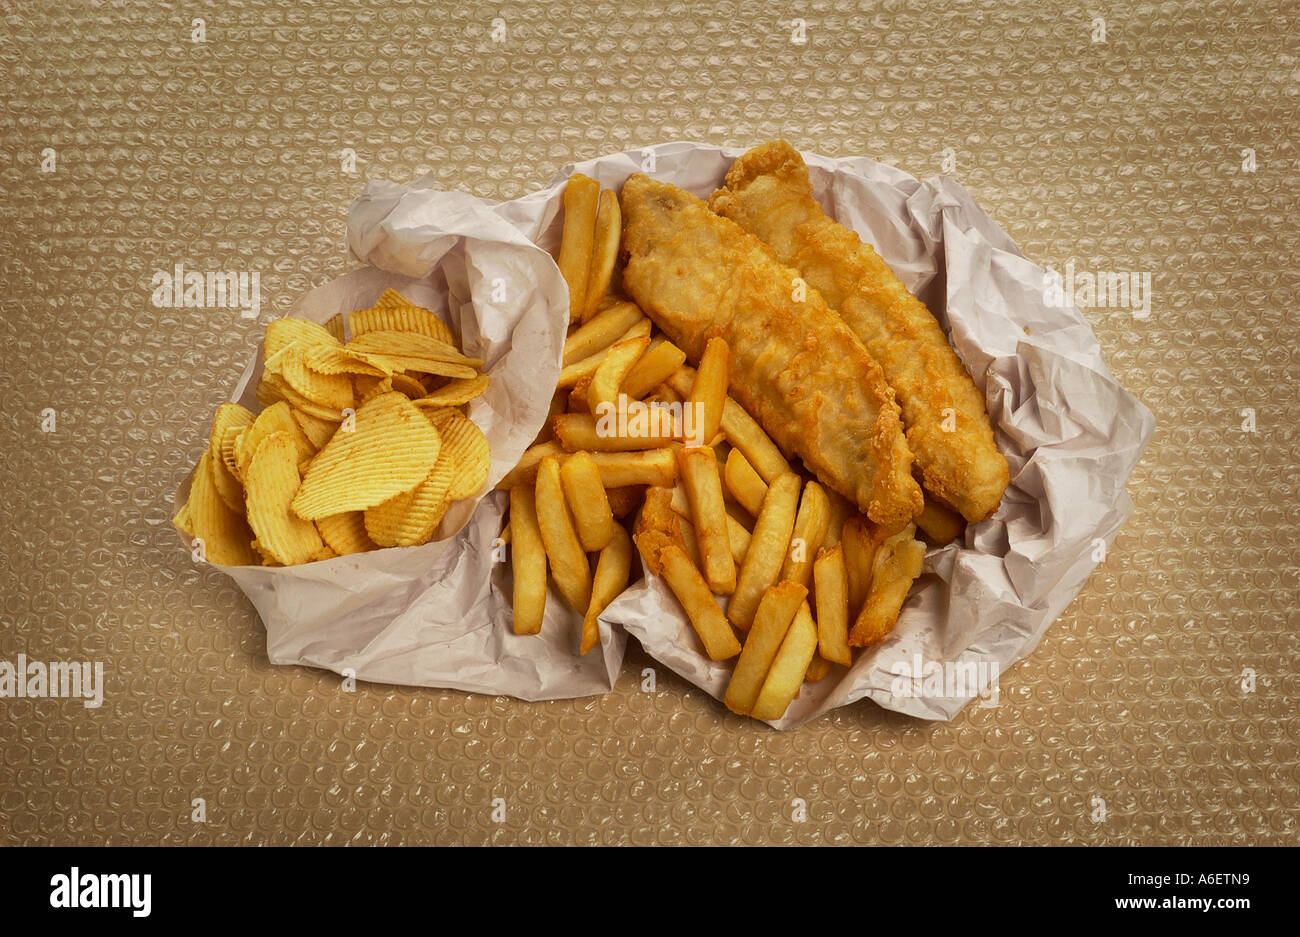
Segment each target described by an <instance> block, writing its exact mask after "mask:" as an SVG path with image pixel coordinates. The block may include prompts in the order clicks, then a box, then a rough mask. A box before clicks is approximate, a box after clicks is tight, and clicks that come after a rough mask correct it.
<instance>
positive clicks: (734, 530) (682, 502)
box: [672, 485, 750, 567]
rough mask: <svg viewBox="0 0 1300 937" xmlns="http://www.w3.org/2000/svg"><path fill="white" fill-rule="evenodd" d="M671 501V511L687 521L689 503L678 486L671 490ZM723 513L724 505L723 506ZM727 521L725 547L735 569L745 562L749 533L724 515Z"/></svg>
mask: <svg viewBox="0 0 1300 937" xmlns="http://www.w3.org/2000/svg"><path fill="white" fill-rule="evenodd" d="M672 493H673V500H672V509H673V511H674V512H676V514H677V515H678V516H679V517H681V518H684V519H685V520H687V521H689V520H690V518H691V503H690V500H689V499H688V498H687V497H686V490H685V489H684V488H682V487H681V486H680V485H679V486H678V487H676V488H673V489H672ZM723 510H724V512H725V511H726V505H725V504H724V505H723ZM726 520H727V545H728V546H729V547H730V548H731V559H732V561H733V562H734V563H735V564H736V566H737V567H739V566H740V564H741V563H743V562H745V553H746V551H748V550H749V540H750V533H749V528H747V527H745V526H744V525H742V524H741V523H740V521H738V520H736V519H735V518H734V517H732V516H731V514H730V513H727V514H726Z"/></svg>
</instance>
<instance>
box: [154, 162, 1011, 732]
mask: <svg viewBox="0 0 1300 937" xmlns="http://www.w3.org/2000/svg"><path fill="white" fill-rule="evenodd" d="M556 263H557V266H558V267H559V270H560V272H561V274H562V275H563V277H564V280H565V282H566V283H567V285H568V289H569V309H568V317H569V325H568V333H567V337H566V340H565V343H564V351H563V359H562V362H561V371H560V376H559V379H558V381H557V383H556V386H555V387H553V388H551V387H547V388H544V389H543V388H539V389H538V390H539V391H540V392H543V393H547V394H550V395H551V404H550V411H549V415H548V418H547V421H546V423H545V425H544V427H543V428H542V431H541V433H540V434H539V435H538V436H537V438H536V440H535V441H534V442H533V444H532V445H531V446H530V447H529V448H528V449H527V450H526V451H525V453H524V454H523V456H522V458H521V459H520V461H519V462H518V464H517V465H516V466H515V467H514V468H513V469H512V470H511V471H510V472H509V473H508V474H507V475H506V476H505V477H504V478H503V479H502V480H501V481H500V482H499V483H498V485H497V486H496V487H497V489H498V490H500V491H503V492H506V493H507V495H508V499H509V512H508V520H507V522H506V525H505V529H504V530H503V531H502V533H501V542H502V543H503V544H509V551H508V559H506V562H507V563H508V564H509V572H510V583H511V585H510V589H511V592H512V595H511V603H512V611H513V614H512V622H511V627H512V629H513V631H514V633H516V634H519V635H534V634H538V633H539V632H540V631H541V630H542V628H543V621H544V614H545V610H546V603H547V600H548V594H549V595H552V596H555V597H558V600H560V601H562V602H563V603H564V604H566V605H568V606H570V607H571V608H572V609H573V611H574V612H576V613H577V615H578V616H579V617H580V618H581V621H582V625H581V629H580V632H579V633H578V634H575V635H574V636H573V641H574V646H575V649H576V651H577V653H579V654H586V653H588V652H589V651H590V650H591V649H592V648H594V647H596V646H597V645H598V644H599V643H600V629H599V618H600V615H601V614H602V612H604V611H605V609H606V608H607V607H608V606H609V605H610V603H612V602H613V601H614V600H615V599H617V598H618V596H619V595H620V594H621V593H622V592H623V591H624V590H625V589H626V588H627V587H628V585H629V582H630V581H631V580H632V578H633V575H634V569H633V554H634V553H636V554H639V556H640V558H641V561H642V564H643V567H644V569H645V570H646V571H648V572H649V573H652V574H653V575H655V576H657V577H659V578H661V579H662V580H663V582H664V583H665V584H666V585H667V587H668V589H669V590H670V591H671V592H672V594H673V595H674V596H675V597H676V600H677V601H678V602H679V603H680V605H681V607H682V609H683V611H684V612H685V614H686V617H687V618H688V619H689V621H690V624H691V626H692V628H693V630H694V632H695V637H696V638H697V639H698V642H699V645H698V646H699V650H701V651H702V652H703V653H704V654H705V655H706V656H707V657H708V658H710V659H711V660H714V661H732V662H733V667H734V669H733V671H732V675H731V678H730V682H729V684H728V687H727V690H726V696H725V703H726V705H727V707H728V708H729V709H731V710H732V711H734V712H736V713H739V714H743V715H749V716H752V717H754V718H757V719H765V720H776V719H780V718H781V717H782V716H783V715H784V714H785V712H786V710H787V708H788V707H789V705H790V703H791V702H792V701H793V700H794V699H795V698H796V697H797V696H798V694H799V692H800V689H801V688H802V686H803V684H804V683H805V682H816V681H818V680H821V679H823V678H825V677H826V676H827V675H828V674H829V673H830V672H831V670H832V669H833V668H835V667H849V666H851V665H852V664H853V661H854V654H855V652H856V651H858V649H861V648H867V647H871V646H872V645H876V644H879V643H880V642H881V641H883V640H884V639H885V638H886V637H887V636H888V635H889V633H890V631H891V630H892V629H893V628H894V625H895V624H896V622H897V620H898V616H899V612H900V610H901V608H902V606H903V604H904V602H905V601H906V599H907V596H908V593H909V590H910V588H911V586H912V583H913V582H914V581H915V580H916V579H917V577H918V576H920V574H921V570H922V565H923V561H924V558H925V553H926V543H925V541H926V540H928V541H929V542H930V543H932V544H936V545H942V544H947V543H949V542H951V541H952V540H954V539H955V538H957V537H958V536H960V535H961V533H962V531H963V528H964V526H965V524H967V523H975V522H979V521H982V520H985V519H987V518H989V517H990V516H991V515H992V514H993V513H994V512H995V511H996V510H997V508H998V505H999V503H1000V502H1001V499H1002V495H1003V492H1004V490H1005V489H1006V487H1007V484H1008V481H1009V477H1008V466H1007V461H1006V459H1005V458H1004V457H1003V456H1002V455H1001V453H999V452H998V449H997V447H996V445H995V442H994V437H993V430H992V427H991V426H990V421H989V416H988V413H987V411H986V408H985V404H984V397H983V394H982V393H981V392H980V391H979V389H978V388H977V387H976V386H975V383H974V381H972V379H971V377H970V375H969V374H968V372H967V371H966V368H965V366H964V365H963V364H962V362H961V359H960V358H959V357H958V355H957V353H956V351H955V350H954V349H953V347H952V345H951V344H950V343H949V341H948V338H947V336H946V335H945V333H944V330H943V327H942V326H941V325H940V323H939V322H938V321H937V320H936V319H935V317H934V316H933V315H932V314H931V313H930V311H929V310H928V309H927V308H926V306H925V305H924V304H923V303H922V302H921V301H920V300H918V299H917V298H916V297H915V296H913V295H912V293H911V292H909V291H908V289H907V288H906V286H905V285H904V284H903V283H902V282H901V281H900V280H899V279H898V277H897V276H895V274H894V273H893V271H892V270H890V268H889V267H888V266H887V265H886V264H885V262H884V261H883V260H882V259H881V258H880V256H879V255H878V254H877V253H876V251H875V250H874V249H873V248H872V246H871V245H870V244H867V243H864V242H863V241H862V240H861V238H860V237H859V235H858V234H857V233H855V232H854V231H852V230H851V229H849V228H847V227H845V226H843V225H841V224H839V223H837V222H835V221H834V220H833V219H831V218H829V217H827V215H826V214H825V213H824V212H823V210H822V208H821V206H820V204H819V203H818V202H817V200H816V199H815V198H814V197H813V195H812V183H811V180H810V178H809V174H808V168H807V166H806V165H805V164H804V161H803V159H802V158H801V157H800V155H799V153H798V152H797V151H795V150H794V149H793V148H791V147H790V146H789V145H788V144H786V143H785V142H784V141H776V142H773V143H768V144H764V145H762V146H759V147H757V148H755V149H753V150H750V151H749V152H748V153H746V154H744V155H743V156H742V157H740V158H739V159H738V160H736V162H735V163H734V165H733V166H732V167H731V169H730V171H729V172H728V173H727V175H726V179H725V183H724V185H723V187H722V188H720V189H718V190H717V191H716V192H714V193H713V194H712V196H711V197H710V198H709V199H707V200H702V199H700V198H697V197H696V196H695V195H693V194H691V193H689V192H687V191H685V190H683V189H681V188H678V187H677V186H674V185H671V184H669V183H666V182H661V181H656V180H654V179H652V178H649V177H648V176H646V175H643V174H635V175H633V176H631V177H630V178H629V179H628V180H627V181H626V183H624V185H623V187H622V190H621V192H618V193H616V192H615V191H613V190H609V189H606V190H602V189H601V187H600V185H599V184H598V183H597V182H596V181H595V180H594V179H590V178H588V177H586V176H583V175H581V174H575V175H574V176H572V177H571V178H570V179H569V181H568V183H567V185H566V189H565V192H564V217H563V229H562V235H561V241H560V246H559V250H558V254H557V257H556ZM481 367H482V362H481V361H479V360H477V359H474V358H469V357H467V356H465V355H464V354H463V353H462V352H461V350H460V349H459V348H458V347H457V346H456V343H455V341H454V339H453V337H452V335H451V332H450V331H449V330H448V328H447V326H446V325H445V324H444V323H443V322H442V321H441V320H440V319H438V318H437V316H435V315H434V314H433V313H432V312H430V311H429V310H425V309H420V308H418V307H414V306H412V305H411V304H410V303H408V302H407V301H406V300H405V299H403V298H402V297H401V296H400V295H398V294H396V293H393V292H392V291H389V293H386V294H385V295H384V297H382V298H381V299H380V300H379V302H378V303H377V304H376V306H375V307H373V308H371V309H364V310H358V311H356V312H352V313H350V314H348V315H347V316H345V317H335V319H334V320H331V321H330V322H329V323H326V325H324V326H320V325H315V324H313V323H311V322H307V321H306V320H301V319H281V320H277V321H275V322H272V323H271V324H270V326H269V327H268V328H267V333H266V342H265V362H264V373H263V375H262V379H261V383H260V384H259V385H258V400H259V401H260V402H261V404H262V406H263V407H264V409H263V410H262V411H261V412H260V413H258V414H253V413H251V412H249V411H248V410H246V409H244V408H243V407H241V406H239V405H238V404H223V405H222V406H221V407H220V408H219V409H218V411H217V414H216V416H215V418H214V420H213V425H212V432H211V436H210V442H209V446H208V449H207V451H206V452H205V453H204V454H203V456H202V458H201V459H200V461H199V465H198V469H197V471H196V473H195V475H194V480H193V483H192V489H191V493H190V497H189V501H188V502H187V503H186V505H185V506H184V507H183V508H182V509H181V512H180V514H179V515H178V516H177V518H176V521H175V522H176V524H177V526H178V527H180V528H181V529H182V530H183V531H185V533H186V534H187V535H188V536H190V537H192V538H196V542H202V544H203V547H204V549H205V551H206V558H207V559H208V560H210V561H211V562H214V563H223V564H244V563H254V564H255V563H262V564H265V565H285V566H287V565H292V564H297V563H307V562H313V561H317V560H323V559H328V558H331V557H334V556H339V555H343V554H347V553H355V552H359V551H362V550H373V549H377V548H379V547H398V546H415V545H419V544H422V543H425V542H426V541H428V540H429V539H430V537H432V536H433V534H434V531H435V530H436V528H437V526H438V523H439V521H440V520H441V518H442V516H443V514H444V513H445V512H446V509H447V506H448V505H449V504H450V503H452V502H454V501H456V500H459V499H462V498H468V497H472V496H474V495H476V494H477V493H478V492H479V491H480V489H481V488H482V487H483V485H484V483H485V481H486V478H487V471H488V448H487V442H486V439H485V438H484V437H483V434H482V433H481V432H480V431H479V430H478V428H477V427H476V426H475V425H474V423H473V422H472V421H471V420H469V419H468V417H467V416H466V415H465V414H464V412H463V411H462V410H461V409H459V408H460V407H462V406H463V405H464V404H466V403H468V402H469V401H470V400H471V399H473V398H474V397H475V396H476V395H478V394H480V393H482V392H483V391H484V390H485V389H486V387H487V382H488V378H487V377H486V375H484V374H482V373H481V372H480V371H479V370H478V369H479V368H481ZM921 538H924V540H923V539H921ZM551 584H553V585H554V592H553V593H551V592H550V586H551Z"/></svg>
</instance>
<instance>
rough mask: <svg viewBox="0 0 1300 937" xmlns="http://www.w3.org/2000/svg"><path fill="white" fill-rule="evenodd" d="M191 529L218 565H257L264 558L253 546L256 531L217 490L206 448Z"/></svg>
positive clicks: (194, 490)
mask: <svg viewBox="0 0 1300 937" xmlns="http://www.w3.org/2000/svg"><path fill="white" fill-rule="evenodd" d="M186 507H188V508H189V516H190V528H191V530H192V531H193V535H194V536H195V537H198V538H199V539H200V540H202V541H203V557H204V558H205V559H206V560H207V561H208V562H209V563H216V564H217V565H218V566H256V565H258V564H259V563H261V557H259V556H258V555H257V551H256V550H254V549H253V546H252V541H253V531H252V530H251V529H249V526H248V521H247V520H245V519H244V515H243V514H242V513H240V512H238V511H232V510H230V508H229V507H228V506H227V505H226V502H225V501H223V500H221V495H219V494H218V493H217V485H216V482H215V481H213V475H212V454H211V453H210V452H208V451H207V450H206V449H205V450H204V451H203V455H202V456H201V457H200V458H199V467H198V468H197V469H196V470H195V472H194V478H193V480H192V481H191V482H190V498H189V501H188V502H187V503H186Z"/></svg>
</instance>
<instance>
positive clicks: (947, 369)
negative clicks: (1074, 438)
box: [709, 140, 1009, 522]
mask: <svg viewBox="0 0 1300 937" xmlns="http://www.w3.org/2000/svg"><path fill="white" fill-rule="evenodd" d="M709 207H710V208H711V209H713V210H714V211H715V212H717V213H718V214H720V215H723V216H725V217H727V218H730V219H731V220H732V221H735V222H736V223H737V224H739V225H740V226H741V227H742V228H744V229H745V230H746V231H748V232H749V233H750V234H753V235H755V236H757V237H758V238H760V239H761V240H762V241H763V242H764V243H766V244H767V245H769V246H770V247H771V248H772V249H773V250H774V251H775V252H776V256H777V259H779V260H780V261H781V262H782V263H784V264H789V265H790V266H791V267H794V268H796V269H797V270H798V271H799V273H800V275H802V276H803V278H804V279H805V280H806V281H807V283H808V285H809V286H811V287H814V288H815V289H817V290H818V291H819V292H820V293H821V294H822V296H823V297H824V298H825V300H826V302H827V303H828V304H829V305H830V306H831V307H832V308H833V309H835V310H837V311H838V312H839V314H840V316H841V318H843V320H844V321H845V322H846V323H847V324H848V326H849V328H851V329H852V330H853V332H854V334H855V335H857V337H858V338H859V339H860V340H861V341H862V344H863V345H865V346H866V348H867V350H868V351H869V352H870V353H871V356H872V357H873V358H875V359H876V361H878V362H879V363H880V366H881V368H883V369H884V373H885V378H886V379H887V380H888V381H889V383H890V385H891V386H892V387H893V389H894V392H895V393H896V394H897V395H898V402H899V404H900V405H901V406H902V413H903V424H904V425H905V426H906V427H907V442H908V445H909V446H910V448H911V450H912V452H913V453H914V455H915V457H916V465H917V468H918V469H919V471H920V474H921V481H922V483H923V484H924V486H925V488H926V490H927V491H929V492H930V493H931V494H933V495H934V496H936V497H937V498H938V499H939V500H940V501H942V502H943V503H945V504H947V505H949V506H951V507H953V508H955V509H956V510H957V511H959V512H960V513H961V515H962V516H963V517H965V518H966V520H968V521H972V522H973V521H982V520H984V519H986V518H988V517H989V516H991V515H992V514H993V512H994V511H996V510H997V508H998V504H999V503H1000V502H1001V500H1002V493H1003V492H1004V491H1005V490H1006V487H1007V483H1008V481H1009V474H1008V471H1007V460H1006V459H1005V458H1004V457H1003V456H1002V454H1001V453H1000V452H998V449H997V446H996V445H995V443H994V441H993V429H992V427H991V426H990V425H989V416H988V411H987V410H986V408H985V406H984V397H983V395H982V394H980V392H979V390H977V389H976V387H975V383H974V382H973V381H972V380H971V378H970V375H969V374H968V373H967V371H966V368H965V366H964V365H963V364H962V362H961V359H960V358H959V357H958V356H957V353H956V351H954V350H953V347H952V345H951V344H949V342H948V337H947V336H946V335H945V334H944V331H943V328H942V327H941V326H940V325H939V323H938V321H936V320H935V318H934V316H933V315H932V314H931V313H930V310H929V309H927V308H926V306H925V304H924V303H922V302H921V301H920V300H918V299H917V298H916V297H915V296H913V295H912V294H911V293H910V292H909V291H908V289H907V287H906V286H904V285H903V283H902V281H900V280H899V279H898V277H897V276H895V275H894V272H893V271H892V270H890V269H889V266H888V264H886V263H885V262H884V260H882V259H881V257H880V255H879V254H877V253H876V251H875V250H874V249H873V248H872V246H871V245H870V244H864V243H863V242H862V240H861V238H859V237H858V235H857V233H856V232H854V231H853V230H852V229H850V228H847V227H845V226H844V225H842V224H839V223H838V222H836V221H834V220H832V219H831V218H828V217H827V216H826V214H825V213H824V212H823V211H822V207H821V205H820V204H818V202H817V200H816V199H815V198H813V195H812V183H811V182H810V180H809V178H808V167H807V166H806V165H805V164H804V161H803V158H802V157H801V156H800V155H799V153H798V152H797V151H796V150H795V149H794V148H793V147H791V146H790V145H789V144H788V143H786V142H785V141H784V140H779V141H775V142H773V143H765V144H763V145H762V146H759V147H756V148H754V149H752V150H750V151H749V152H748V153H746V154H745V155H744V156H742V157H741V158H740V159H738V160H736V162H735V163H734V164H733V165H732V167H731V169H730V171H728V173H727V179H726V187H725V188H722V189H719V190H718V191H717V192H714V193H713V196H712V198H711V199H710V200H709Z"/></svg>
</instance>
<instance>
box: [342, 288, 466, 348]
mask: <svg viewBox="0 0 1300 937" xmlns="http://www.w3.org/2000/svg"><path fill="white" fill-rule="evenodd" d="M393 292H394V294H395V295H396V297H397V299H400V300H401V302H402V305H397V304H394V305H384V304H382V303H380V304H376V306H375V307H374V308H373V309H358V310H357V311H356V312H350V313H348V326H349V327H350V328H351V330H352V337H353V338H354V339H355V338H356V337H357V336H358V335H365V334H366V333H367V332H415V333H416V334H418V335H427V336H429V337H430V338H436V339H438V341H440V342H446V343H447V344H448V345H454V344H456V339H455V338H454V337H453V336H452V334H451V329H449V328H447V324H446V323H445V322H443V321H442V320H441V319H439V318H438V317H437V316H435V315H434V314H433V313H432V312H430V311H429V310H428V309H422V308H420V307H419V306H412V305H411V304H410V303H408V302H407V301H406V300H404V299H402V298H401V294H400V293H396V291H393ZM387 295H388V293H385V294H384V296H381V297H380V299H381V300H382V299H384V297H385V296H387Z"/></svg>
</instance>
